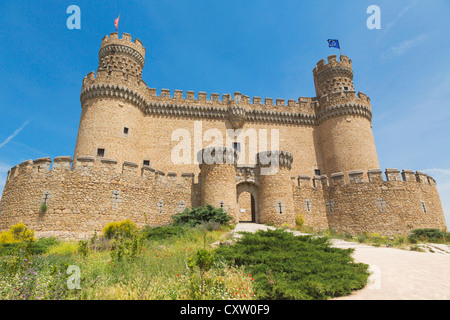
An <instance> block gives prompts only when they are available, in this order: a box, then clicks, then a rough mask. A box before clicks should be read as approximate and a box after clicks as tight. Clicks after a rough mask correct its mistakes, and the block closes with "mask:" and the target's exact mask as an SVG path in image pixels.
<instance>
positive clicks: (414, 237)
mask: <svg viewBox="0 0 450 320" xmlns="http://www.w3.org/2000/svg"><path fill="white" fill-rule="evenodd" d="M449 239H450V235H449V234H448V233H447V232H444V231H440V230H439V229H432V228H428V229H415V230H412V231H411V233H410V234H409V235H408V240H409V242H411V243H417V242H421V241H422V242H434V243H436V242H437V243H439V242H440V243H443V242H446V241H448V240H449Z"/></svg>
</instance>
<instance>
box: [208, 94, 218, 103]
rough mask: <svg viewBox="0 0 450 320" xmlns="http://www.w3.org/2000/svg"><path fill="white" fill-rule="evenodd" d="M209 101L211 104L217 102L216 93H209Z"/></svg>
mask: <svg viewBox="0 0 450 320" xmlns="http://www.w3.org/2000/svg"><path fill="white" fill-rule="evenodd" d="M210 99H211V101H212V102H219V94H218V93H211V98H210Z"/></svg>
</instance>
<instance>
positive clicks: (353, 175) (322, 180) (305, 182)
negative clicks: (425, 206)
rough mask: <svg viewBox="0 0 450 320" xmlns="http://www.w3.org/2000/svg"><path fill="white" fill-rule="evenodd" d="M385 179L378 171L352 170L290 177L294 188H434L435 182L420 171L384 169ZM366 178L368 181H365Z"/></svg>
mask: <svg viewBox="0 0 450 320" xmlns="http://www.w3.org/2000/svg"><path fill="white" fill-rule="evenodd" d="M384 174H385V179H384V177H383V172H382V171H381V170H380V169H370V170H368V171H367V172H364V171H362V170H353V171H349V172H346V173H344V172H336V173H332V174H331V175H330V176H329V177H328V176H326V175H321V176H314V177H311V176H308V175H299V176H298V177H291V180H292V181H293V183H294V186H296V187H313V188H318V187H336V186H344V185H352V184H363V183H392V182H394V183H405V182H407V183H418V184H423V185H429V186H436V180H434V178H432V177H431V176H429V175H428V174H425V173H423V172H421V171H415V172H414V171H412V170H409V169H403V170H402V171H401V172H400V171H399V170H397V169H386V170H385V172H384ZM365 177H368V181H367V180H365Z"/></svg>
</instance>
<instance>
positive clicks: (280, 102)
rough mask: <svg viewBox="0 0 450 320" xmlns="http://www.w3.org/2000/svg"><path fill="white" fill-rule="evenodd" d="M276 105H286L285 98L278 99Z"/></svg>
mask: <svg viewBox="0 0 450 320" xmlns="http://www.w3.org/2000/svg"><path fill="white" fill-rule="evenodd" d="M276 106H277V107H281V106H284V99H276Z"/></svg>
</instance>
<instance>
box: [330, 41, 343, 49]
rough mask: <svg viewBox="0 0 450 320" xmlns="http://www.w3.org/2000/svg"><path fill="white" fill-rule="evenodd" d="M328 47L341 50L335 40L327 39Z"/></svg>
mask: <svg viewBox="0 0 450 320" xmlns="http://www.w3.org/2000/svg"><path fill="white" fill-rule="evenodd" d="M328 47H330V48H338V49H341V47H340V46H339V40H337V39H328Z"/></svg>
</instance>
